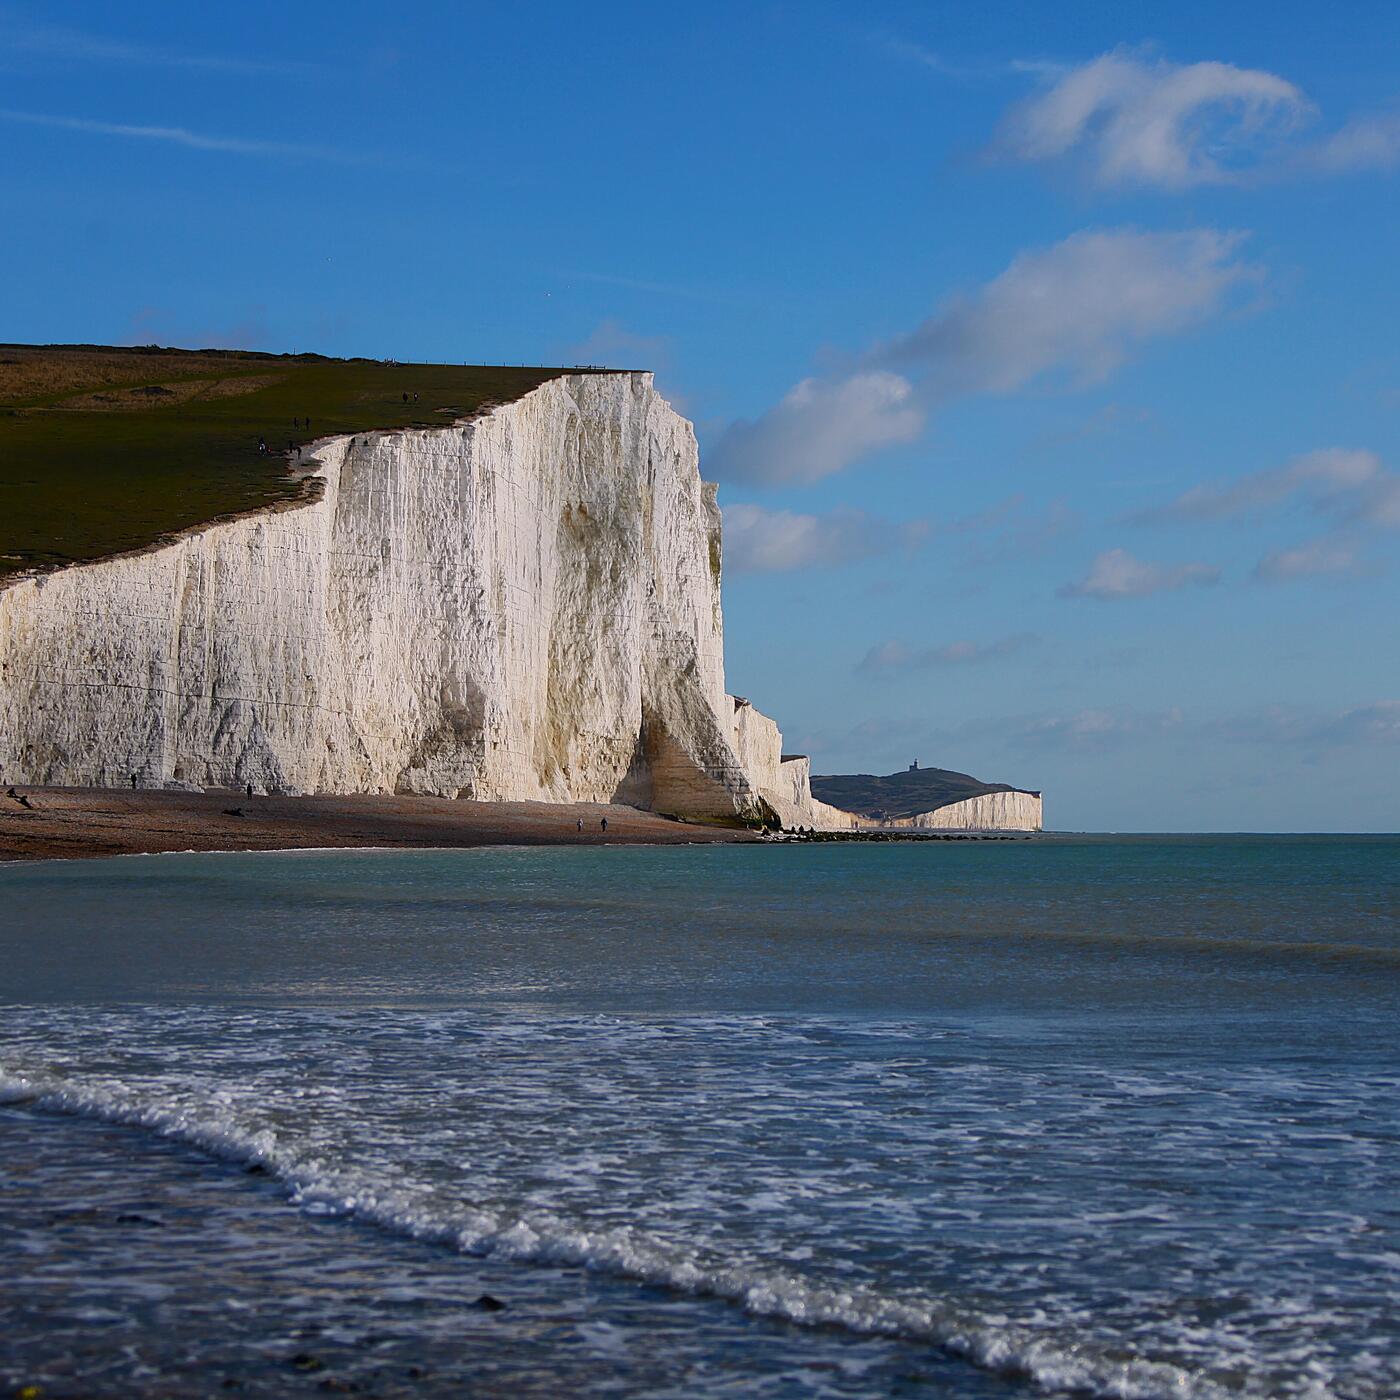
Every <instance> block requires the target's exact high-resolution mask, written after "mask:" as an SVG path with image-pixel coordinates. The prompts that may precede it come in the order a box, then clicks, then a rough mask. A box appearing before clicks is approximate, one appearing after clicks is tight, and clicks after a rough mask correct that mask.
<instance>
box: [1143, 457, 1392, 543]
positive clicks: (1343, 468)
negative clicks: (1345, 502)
mask: <svg viewBox="0 0 1400 1400" xmlns="http://www.w3.org/2000/svg"><path fill="white" fill-rule="evenodd" d="M1381 476H1382V467H1381V460H1380V458H1379V457H1378V456H1376V454H1375V453H1374V452H1366V451H1359V450H1357V449H1354V448H1346V447H1324V448H1322V449H1320V450H1319V451H1316V452H1305V453H1302V454H1301V455H1300V456H1297V457H1294V458H1293V459H1292V460H1291V461H1289V462H1286V463H1285V464H1284V465H1283V466H1281V467H1273V468H1270V469H1269V470H1267V471H1261V472H1251V473H1250V474H1249V475H1248V476H1242V477H1239V478H1238V479H1236V480H1235V481H1227V482H1218V483H1212V484H1210V485H1206V486H1194V487H1192V488H1191V490H1189V491H1187V492H1184V493H1183V494H1182V495H1180V496H1178V497H1177V498H1176V500H1174V501H1171V502H1169V503H1168V504H1166V505H1164V506H1154V507H1151V508H1150V509H1148V510H1144V511H1140V512H1138V513H1137V514H1136V515H1135V516H1133V517H1132V519H1133V521H1134V523H1136V524H1142V525H1154V524H1163V523H1173V522H1181V521H1190V520H1239V519H1243V518H1247V517H1249V516H1253V515H1257V514H1259V513H1260V512H1262V511H1265V510H1268V509H1271V508H1273V507H1275V506H1278V505H1281V504H1283V503H1284V502H1285V501H1288V500H1290V499H1292V498H1294V497H1296V496H1298V495H1299V494H1301V493H1306V494H1309V495H1312V496H1314V497H1315V498H1317V499H1318V500H1319V501H1320V502H1324V503H1325V502H1336V501H1339V500H1341V499H1342V498H1344V497H1346V498H1353V497H1354V496H1355V494H1356V493H1357V492H1358V491H1360V489H1361V488H1363V487H1366V486H1369V485H1371V484H1372V483H1374V482H1376V481H1378V480H1379V479H1380V478H1381Z"/></svg>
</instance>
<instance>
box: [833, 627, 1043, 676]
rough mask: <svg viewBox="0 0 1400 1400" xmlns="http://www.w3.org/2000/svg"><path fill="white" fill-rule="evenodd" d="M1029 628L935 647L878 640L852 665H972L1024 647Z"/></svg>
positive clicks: (880, 667)
mask: <svg viewBox="0 0 1400 1400" xmlns="http://www.w3.org/2000/svg"><path fill="white" fill-rule="evenodd" d="M1036 640H1037V639H1036V636H1035V633H1033V632H1017V633H1016V634H1015V635H1014V636H1010V637H1002V638H1001V639H1000V640H998V641H995V642H972V641H967V640H962V641H956V642H945V643H944V644H943V645H942V646H936V647H908V646H905V644H904V643H903V642H896V641H888V642H880V643H879V644H877V645H876V646H873V647H871V648H870V650H869V651H868V652H866V653H865V656H864V657H863V658H862V660H861V661H860V663H859V665H858V666H857V667H856V669H857V670H858V671H912V670H922V669H925V668H935V667H943V666H967V665H975V664H977V663H979V662H983V661H995V660H998V659H999V658H1001V657H1004V656H1012V655H1014V654H1015V653H1016V652H1018V651H1024V650H1025V649H1026V648H1027V647H1028V646H1031V645H1032V644H1033V643H1034V642H1035V641H1036Z"/></svg>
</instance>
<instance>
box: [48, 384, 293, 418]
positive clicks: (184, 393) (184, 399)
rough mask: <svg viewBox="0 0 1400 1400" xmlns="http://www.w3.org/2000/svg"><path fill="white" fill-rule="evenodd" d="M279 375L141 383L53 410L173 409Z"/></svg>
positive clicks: (225, 396) (262, 386)
mask: <svg viewBox="0 0 1400 1400" xmlns="http://www.w3.org/2000/svg"><path fill="white" fill-rule="evenodd" d="M281 378H282V376H281V375H280V374H250V375H247V376H245V377H243V378H240V379H177V380H172V381H171V382H170V383H168V384H138V385H136V386H135V387H133V388H126V389H106V390H102V391H100V392H97V393H91V394H78V395H76V396H75V397H73V398H71V399H60V400H59V402H58V403H56V404H54V405H53V407H54V408H62V409H78V410H79V411H82V412H90V413H121V412H123V411H126V412H130V411H131V410H133V409H139V410H144V409H148V408H171V407H174V405H176V404H182V403H189V402H190V401H191V400H192V399H228V398H233V397H234V396H235V395H238V394H251V393H252V392H253V390H255V389H265V388H267V386H268V385H269V384H276V383H277V382H278V381H279V380H280V379H281Z"/></svg>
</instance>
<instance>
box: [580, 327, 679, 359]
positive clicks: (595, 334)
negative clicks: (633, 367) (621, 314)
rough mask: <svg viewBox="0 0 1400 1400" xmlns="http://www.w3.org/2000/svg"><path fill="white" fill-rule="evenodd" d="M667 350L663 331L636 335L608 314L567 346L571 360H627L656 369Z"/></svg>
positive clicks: (668, 342) (667, 356)
mask: <svg viewBox="0 0 1400 1400" xmlns="http://www.w3.org/2000/svg"><path fill="white" fill-rule="evenodd" d="M670 353H671V338H670V336H665V335H639V334H637V332H635V331H629V330H628V329H627V327H626V326H624V325H623V324H622V322H621V321H618V320H617V319H616V318H614V317H612V316H605V317H604V318H603V319H602V320H601V321H599V322H598V324H597V325H596V326H595V327H594V328H593V330H592V331H591V332H590V334H589V335H588V336H587V337H586V338H585V339H583V340H581V341H579V342H578V343H577V344H576V345H571V346H569V349H568V354H569V355H570V356H572V357H573V359H574V360H575V361H581V362H583V363H586V364H592V363H594V362H595V361H596V362H597V363H599V364H608V363H610V362H615V363H618V364H621V362H622V361H623V360H628V361H630V362H631V363H632V364H637V365H645V367H646V368H647V369H656V368H658V367H659V366H660V365H662V364H664V363H665V362H666V361H667V360H668V359H669V358H670Z"/></svg>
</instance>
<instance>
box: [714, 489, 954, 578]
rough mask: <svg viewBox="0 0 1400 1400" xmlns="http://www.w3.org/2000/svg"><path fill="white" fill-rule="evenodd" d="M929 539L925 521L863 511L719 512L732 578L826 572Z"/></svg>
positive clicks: (745, 507) (743, 506)
mask: <svg viewBox="0 0 1400 1400" xmlns="http://www.w3.org/2000/svg"><path fill="white" fill-rule="evenodd" d="M928 534H929V526H928V522H927V521H924V520H907V521H892V520H881V519H879V518H878V517H876V516H872V515H868V514H866V512H865V511H863V510H852V509H847V508H838V509H836V510H833V511H829V512H827V513H826V514H823V515H807V514H801V513H799V512H796V511H790V510H767V509H765V508H764V507H763V506H756V505H749V504H747V503H743V502H740V503H737V504H735V505H728V506H725V507H724V559H725V563H726V564H727V565H728V567H729V568H731V569H732V570H733V571H734V572H736V573H779V572H786V571H787V570H790V569H805V568H809V567H812V566H814V565H820V566H823V567H828V568H830V567H834V566H836V565H838V564H849V563H852V562H854V561H856V560H859V559H869V558H873V557H875V556H876V555H881V554H889V553H892V552H894V551H896V550H909V549H917V548H918V547H919V546H920V545H921V544H923V542H924V541H925V540H926V539H927V538H928Z"/></svg>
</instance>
